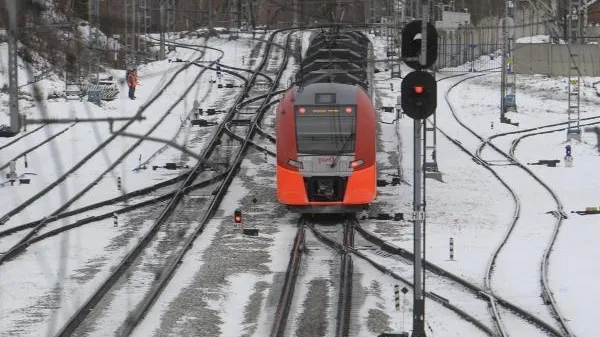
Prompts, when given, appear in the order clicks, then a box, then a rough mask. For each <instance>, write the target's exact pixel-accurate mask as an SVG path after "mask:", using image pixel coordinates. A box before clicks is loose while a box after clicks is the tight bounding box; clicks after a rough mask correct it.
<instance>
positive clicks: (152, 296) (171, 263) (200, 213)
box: [58, 31, 289, 336]
mask: <svg viewBox="0 0 600 337" xmlns="http://www.w3.org/2000/svg"><path fill="white" fill-rule="evenodd" d="M280 32H282V31H277V32H275V33H274V34H272V35H271V37H270V39H271V40H272V39H274V37H275V36H276V35H277V34H278V33H280ZM288 40H289V38H288ZM266 48H267V49H266V52H265V55H264V58H263V61H262V62H261V63H260V65H259V66H258V69H259V70H260V69H261V68H262V67H264V65H265V64H266V61H267V59H268V57H269V50H270V46H267V47H266ZM286 55H287V54H286ZM286 64H287V56H286V57H284V61H283V62H282V65H281V71H282V70H283V69H285V66H286ZM281 71H280V72H279V73H278V76H277V77H276V79H275V81H274V82H273V84H274V85H273V86H272V87H271V88H270V89H269V91H268V93H267V95H266V96H265V97H264V98H265V100H264V102H263V104H262V105H261V107H260V108H259V109H258V111H257V115H256V118H255V121H254V122H253V123H251V124H250V126H249V128H248V129H246V130H245V132H246V136H245V139H246V140H250V139H251V138H252V135H253V124H255V123H256V120H259V119H260V115H262V114H263V113H264V112H265V110H266V106H267V104H266V102H267V100H268V99H269V94H273V92H274V88H275V86H276V85H278V82H279V78H280V75H281ZM257 76H258V74H257V72H255V73H254V74H253V76H252V77H251V78H250V80H249V82H248V85H247V86H246V87H245V90H244V91H243V92H242V94H241V95H239V97H238V98H237V99H236V101H235V102H234V103H233V104H232V107H231V108H230V109H229V112H228V113H227V115H226V117H225V120H224V122H223V123H221V124H219V126H218V127H217V128H216V130H215V132H214V136H213V137H212V138H211V141H210V142H209V143H208V146H207V147H206V148H205V149H204V151H203V153H202V155H201V157H203V158H210V156H211V155H213V154H217V151H216V150H217V149H218V147H219V145H220V144H221V143H222V140H223V139H222V138H223V136H224V135H225V134H226V132H225V125H226V124H227V122H229V121H231V120H234V118H235V117H236V116H237V112H238V108H239V107H240V106H243V105H245V104H247V103H246V101H245V100H244V98H245V96H246V95H247V94H248V93H249V92H250V90H251V88H252V83H254V81H255V80H256V77H257ZM248 148H249V145H248V142H247V141H245V142H244V143H242V144H241V145H240V146H239V147H238V149H237V152H236V154H234V155H232V156H230V159H231V161H230V162H229V169H228V170H227V171H226V173H225V174H224V175H225V177H224V178H223V180H222V181H221V183H220V185H219V187H218V188H217V189H216V190H215V191H213V193H211V197H210V198H209V200H206V202H205V203H203V204H204V207H199V205H196V206H195V207H192V208H191V209H192V210H193V211H190V210H189V208H187V207H186V208H185V209H183V210H181V209H180V206H179V203H180V201H181V200H187V198H185V196H187V195H189V193H190V192H189V191H188V190H187V189H188V188H189V187H190V186H191V185H192V184H193V183H194V180H195V179H196V177H197V175H198V173H199V172H200V171H202V170H203V164H202V162H200V163H198V165H196V166H195V167H194V168H193V169H192V170H191V172H190V174H189V176H188V177H187V178H186V179H185V181H184V182H183V184H182V186H181V188H180V189H179V190H178V191H177V193H176V194H175V196H174V197H173V199H172V200H171V201H170V202H169V204H168V206H167V207H166V208H165V210H164V211H163V213H162V214H161V216H160V217H159V218H158V219H157V221H156V222H155V224H154V225H153V226H152V228H151V230H150V231H149V232H148V234H147V235H146V236H145V237H144V238H143V239H142V240H141V241H140V244H139V245H138V246H136V247H135V248H134V249H133V250H132V251H131V252H130V253H129V254H128V256H127V257H126V258H125V259H124V260H123V261H122V262H121V264H120V265H119V266H118V267H117V268H116V269H115V271H114V273H113V274H111V276H110V277H109V278H108V279H107V280H106V281H105V282H104V283H103V285H102V286H101V287H100V288H99V289H98V291H97V292H96V293H95V294H93V295H92V296H91V297H90V299H89V300H88V301H86V303H85V304H84V305H83V306H82V307H80V308H79V310H78V311H77V312H76V314H75V315H73V316H72V317H71V319H70V320H69V322H68V323H67V324H66V325H65V326H64V327H63V328H62V329H61V331H60V333H59V334H58V335H59V336H67V335H70V334H71V333H73V332H74V331H76V330H77V329H78V327H80V326H81V323H82V322H83V321H84V320H85V319H86V317H87V316H88V314H89V313H90V310H91V309H92V308H95V307H96V305H97V304H98V303H99V302H100V300H101V299H102V298H104V297H105V296H106V294H107V293H108V292H109V290H110V289H111V288H112V287H113V286H114V285H115V284H116V283H117V281H118V280H119V279H120V278H121V277H123V276H124V274H125V271H126V270H129V269H131V266H132V265H134V261H135V260H136V259H137V258H138V257H139V256H140V254H141V253H142V251H143V250H144V249H145V248H146V247H148V246H149V245H151V244H153V245H156V244H157V243H151V241H152V240H153V238H154V237H155V236H156V235H155V234H156V232H157V231H158V230H159V229H160V228H161V227H164V228H168V227H170V226H169V225H165V223H166V222H168V223H177V222H178V221H179V222H181V221H184V220H183V219H190V218H193V219H200V220H199V221H198V224H197V225H196V226H195V228H193V229H190V230H189V232H186V234H185V237H184V238H180V240H179V242H183V243H182V244H181V243H180V244H178V245H177V246H176V247H174V248H172V249H171V250H172V253H171V254H168V255H169V258H168V259H166V258H165V259H164V260H165V261H164V263H162V264H161V266H160V267H159V269H160V272H159V273H158V274H157V278H156V279H155V282H153V283H152V284H151V286H150V289H148V290H147V292H146V293H145V295H144V297H143V298H142V299H141V301H139V303H138V304H137V305H136V308H135V309H134V310H133V311H131V312H130V314H129V315H128V317H127V319H126V320H125V321H124V322H122V323H121V324H120V326H119V327H118V329H116V333H117V335H123V336H125V335H129V334H130V333H131V332H132V331H133V329H134V328H135V327H136V325H137V324H138V323H139V322H140V321H141V320H142V319H143V317H144V316H145V314H146V313H147V312H148V310H149V309H150V308H151V306H152V304H153V303H154V301H155V300H156V299H157V297H158V296H159V295H160V293H161V292H162V290H163V289H164V287H165V286H166V285H167V283H168V282H169V280H170V279H171V277H172V276H173V274H174V273H175V270H176V269H177V267H178V266H179V264H180V262H181V260H182V258H183V256H184V255H185V253H186V251H187V250H188V249H189V248H190V247H191V246H192V244H193V242H194V241H195V240H196V238H197V237H198V236H199V235H201V233H202V232H203V231H204V229H205V227H206V225H207V223H208V222H209V220H210V219H211V218H212V216H213V215H214V213H215V212H216V210H217V208H218V206H219V205H220V201H221V200H222V198H223V197H224V195H225V193H226V191H227V189H228V187H229V185H230V184H231V181H232V180H233V178H234V177H235V175H236V173H237V170H238V169H239V166H240V164H241V161H242V160H243V158H244V156H245V152H246V151H247V149H248ZM196 200H198V199H196ZM189 212H193V214H190V213H189ZM179 214H181V216H180V215H179ZM172 217H175V219H174V220H169V219H170V218H172ZM179 217H181V220H178V218H179ZM188 221H189V220H188ZM94 310H98V309H97V308H95V309H94Z"/></svg>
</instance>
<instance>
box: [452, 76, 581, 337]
mask: <svg viewBox="0 0 600 337" xmlns="http://www.w3.org/2000/svg"><path fill="white" fill-rule="evenodd" d="M483 75H485V74H480V75H475V76H471V77H467V78H465V79H462V80H460V81H458V82H457V83H455V84H454V85H453V86H452V87H451V88H450V90H448V92H447V93H446V96H445V99H446V101H447V103H448V105H449V107H450V109H451V112H452V114H453V116H454V118H455V119H456V121H457V122H458V123H459V124H460V125H461V126H462V127H463V128H464V129H466V130H467V131H468V132H469V133H470V134H471V135H473V136H475V137H476V138H478V139H479V140H480V141H481V145H480V146H479V148H478V149H477V151H476V152H475V153H474V154H471V153H470V152H469V151H468V150H466V149H465V148H464V146H462V145H461V148H462V149H463V150H465V151H466V152H467V153H469V155H471V156H472V157H473V158H475V159H476V161H477V162H478V163H479V164H481V165H482V166H484V167H485V168H486V169H488V170H489V171H491V172H492V174H493V175H494V176H495V177H496V178H497V179H498V180H499V181H500V182H501V183H502V184H503V185H504V186H505V187H506V188H507V190H508V191H509V192H510V193H511V195H512V197H513V200H514V202H515V206H516V207H515V211H514V213H513V217H512V220H511V223H510V225H509V229H508V231H507V233H506V235H505V236H504V238H503V240H502V242H501V243H500V245H499V246H498V247H497V248H496V250H495V251H494V253H493V255H492V258H491V259H490V261H489V263H488V267H487V268H486V270H487V272H486V277H485V280H486V288H487V289H488V291H489V292H490V295H491V296H490V308H491V311H492V314H493V315H495V317H497V318H498V319H495V321H496V322H497V332H498V333H499V334H500V335H502V336H508V335H509V334H508V332H507V331H506V328H505V327H504V326H503V324H502V320H501V319H500V317H499V314H498V309H497V305H496V303H495V301H494V300H492V298H496V297H497V296H496V295H495V294H494V292H493V290H492V289H491V279H492V273H493V270H494V267H495V264H496V260H497V259H498V256H499V254H500V251H501V250H502V249H503V247H504V246H505V245H506V244H507V242H508V240H509V237H510V236H511V234H512V232H513V231H514V229H515V228H516V225H517V221H518V220H519V218H520V215H521V201H520V199H519V197H518V195H517V193H516V192H515V190H514V189H513V188H511V187H510V186H509V185H508V183H507V182H506V181H505V180H504V179H503V178H501V176H500V173H498V172H497V171H496V170H494V169H493V168H492V167H491V166H492V165H491V164H490V163H488V162H487V161H486V160H485V159H484V158H482V151H483V148H484V147H485V146H486V145H489V146H490V147H491V148H492V149H493V150H494V151H495V152H496V153H498V154H500V155H501V156H503V157H504V158H506V159H507V160H508V161H510V163H512V164H514V166H515V167H518V168H519V169H521V170H522V171H523V172H525V173H526V174H527V175H528V176H529V177H530V178H532V179H534V180H535V181H537V182H538V183H539V185H540V186H541V187H542V188H543V189H544V190H545V191H546V192H547V193H548V194H549V195H550V196H551V197H552V199H553V200H554V202H555V212H556V214H559V216H557V217H556V219H555V223H554V230H553V232H552V234H551V238H550V241H549V243H548V245H547V246H546V248H545V249H544V253H543V258H542V263H541V266H540V284H541V294H540V295H541V298H543V299H544V301H545V303H542V305H543V304H548V305H549V310H550V312H551V314H552V315H553V316H554V317H555V318H556V320H557V322H558V323H559V326H560V328H561V333H560V334H559V335H567V336H574V334H573V332H572V331H571V329H570V328H569V326H568V324H567V320H566V318H565V317H564V316H563V315H562V313H561V312H560V309H559V307H558V304H557V303H556V301H555V300H554V298H553V295H552V291H551V290H550V289H549V286H548V282H547V265H548V260H549V253H550V251H551V248H552V245H553V244H554V242H555V240H556V237H557V234H558V231H559V229H560V226H561V223H562V220H563V218H564V210H563V206H562V203H561V202H560V200H559V198H558V196H557V195H556V193H554V191H552V190H551V189H550V187H549V186H548V185H546V184H545V183H544V182H543V181H542V180H541V179H540V178H539V177H537V176H536V175H535V174H534V173H533V172H532V171H531V170H530V169H528V168H527V167H526V166H525V165H523V164H522V163H520V162H518V161H517V160H516V158H514V156H513V154H511V153H506V152H504V151H502V150H501V149H500V148H498V147H497V146H496V145H494V144H493V143H492V142H491V141H490V139H485V138H483V137H482V136H480V135H478V134H477V133H476V132H475V131H474V130H472V129H471V128H470V127H469V126H467V125H466V124H465V123H464V122H463V121H462V120H461V119H460V118H459V117H458V115H457V113H456V111H455V109H454V108H453V106H452V104H451V103H450V100H449V96H448V95H449V92H450V91H451V90H452V89H453V88H456V87H457V86H458V85H460V84H461V83H463V82H464V81H467V80H469V79H472V78H475V77H479V76H483ZM524 132H525V131H524ZM443 134H444V135H445V136H446V137H448V138H449V139H450V140H451V141H452V142H453V143H455V144H458V143H460V142H459V141H457V140H456V139H454V138H452V137H450V136H449V135H448V134H446V133H443ZM513 153H514V150H513Z"/></svg>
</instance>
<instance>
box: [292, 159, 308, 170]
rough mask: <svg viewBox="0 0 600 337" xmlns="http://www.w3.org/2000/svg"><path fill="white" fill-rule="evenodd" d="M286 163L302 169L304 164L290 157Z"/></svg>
mask: <svg viewBox="0 0 600 337" xmlns="http://www.w3.org/2000/svg"><path fill="white" fill-rule="evenodd" d="M288 164H289V165H290V166H293V167H295V168H298V169H303V168H304V165H302V162H299V161H295V160H292V159H288Z"/></svg>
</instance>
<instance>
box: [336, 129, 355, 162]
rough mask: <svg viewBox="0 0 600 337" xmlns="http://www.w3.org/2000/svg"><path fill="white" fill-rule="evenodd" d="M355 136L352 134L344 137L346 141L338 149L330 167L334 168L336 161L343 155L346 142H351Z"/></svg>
mask: <svg viewBox="0 0 600 337" xmlns="http://www.w3.org/2000/svg"><path fill="white" fill-rule="evenodd" d="M355 135H356V134H355V133H354V132H353V133H351V134H349V135H348V137H346V139H344V143H342V146H341V147H340V148H339V149H338V154H337V155H336V156H335V158H334V159H333V162H332V163H331V165H330V167H335V165H337V162H338V160H339V159H340V157H341V156H342V154H343V153H344V149H345V148H346V145H348V141H349V140H353V139H354V136H355Z"/></svg>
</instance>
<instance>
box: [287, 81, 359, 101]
mask: <svg viewBox="0 0 600 337" xmlns="http://www.w3.org/2000/svg"><path fill="white" fill-rule="evenodd" d="M357 90H362V88H361V87H360V86H356V85H350V84H342V83H314V84H310V85H307V86H298V87H296V93H295V97H294V104H295V105H340V104H350V105H351V104H356V91H357ZM323 94H335V95H334V96H333V99H334V101H333V102H331V101H328V102H324V101H320V100H319V97H318V96H319V95H323Z"/></svg>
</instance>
